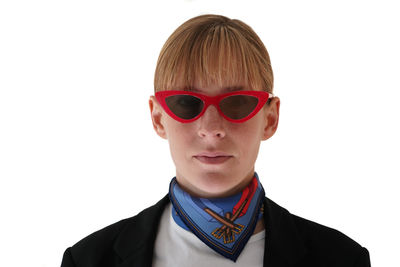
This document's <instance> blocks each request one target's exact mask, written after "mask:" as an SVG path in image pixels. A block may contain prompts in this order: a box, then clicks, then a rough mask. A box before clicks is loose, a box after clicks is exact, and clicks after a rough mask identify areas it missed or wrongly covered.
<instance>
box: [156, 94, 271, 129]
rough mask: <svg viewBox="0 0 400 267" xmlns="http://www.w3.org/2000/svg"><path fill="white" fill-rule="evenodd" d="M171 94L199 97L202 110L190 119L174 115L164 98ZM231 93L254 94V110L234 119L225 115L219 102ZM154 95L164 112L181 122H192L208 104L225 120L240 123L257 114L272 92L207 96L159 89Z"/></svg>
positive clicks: (202, 112) (201, 113)
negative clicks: (255, 103)
mask: <svg viewBox="0 0 400 267" xmlns="http://www.w3.org/2000/svg"><path fill="white" fill-rule="evenodd" d="M173 95H191V96H195V97H197V98H199V99H201V100H202V101H203V103H204V107H203V109H202V111H201V112H200V113H199V115H197V116H196V117H194V118H192V119H182V118H180V117H178V116H177V115H175V114H174V113H173V112H172V111H171V110H170V109H169V107H168V105H167V103H166V101H165V99H166V98H167V97H169V96H173ZM233 95H248V96H255V97H257V99H258V103H257V106H256V107H255V108H254V110H253V111H252V112H251V113H250V114H249V115H247V116H246V117H244V118H241V119H238V120H235V119H231V118H229V117H227V116H226V115H225V114H224V113H223V112H222V110H221V109H220V107H219V105H218V104H219V102H220V101H221V100H222V99H224V98H226V97H228V96H233ZM155 97H156V99H157V101H158V103H160V105H161V106H162V108H163V109H164V110H165V112H167V114H168V115H169V116H171V117H172V118H173V119H175V120H177V121H179V122H182V123H188V122H193V121H195V120H197V119H198V118H200V117H201V116H202V115H203V114H204V112H205V111H206V110H207V108H208V106H210V105H214V106H215V107H216V108H217V110H218V112H219V114H221V116H222V117H224V118H225V119H226V120H228V121H230V122H235V123H240V122H245V121H247V120H249V119H251V118H252V117H253V116H254V115H256V114H257V112H258V111H260V109H261V108H262V107H263V106H264V105H265V103H266V102H267V101H268V99H270V98H272V97H274V95H273V94H270V93H268V92H265V91H235V92H229V93H225V94H220V95H217V96H207V95H203V94H200V93H195V92H191V91H178V90H171V91H159V92H156V93H155Z"/></svg>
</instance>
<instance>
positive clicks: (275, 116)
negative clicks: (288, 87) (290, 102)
mask: <svg viewBox="0 0 400 267" xmlns="http://www.w3.org/2000/svg"><path fill="white" fill-rule="evenodd" d="M280 104H281V102H280V99H279V98H278V97H274V98H272V99H271V102H270V103H269V106H268V107H266V110H265V120H266V125H265V128H264V132H263V139H262V140H267V139H269V138H271V137H272V136H273V135H274V134H275V132H276V129H277V128H278V122H279V108H280Z"/></svg>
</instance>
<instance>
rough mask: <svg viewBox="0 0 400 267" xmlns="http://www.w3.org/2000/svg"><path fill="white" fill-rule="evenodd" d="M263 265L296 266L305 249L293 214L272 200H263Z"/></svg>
mask: <svg viewBox="0 0 400 267" xmlns="http://www.w3.org/2000/svg"><path fill="white" fill-rule="evenodd" d="M264 224H265V248H264V249H265V250H264V266H273V267H284V266H296V263H298V262H300V260H301V259H302V258H303V257H304V256H305V254H306V252H307V249H306V247H305V244H304V241H303V239H302V238H301V236H300V233H299V231H298V229H297V227H296V224H295V222H294V220H293V215H292V214H290V213H289V212H288V211H287V210H286V209H284V208H282V207H280V206H279V205H278V204H276V203H275V202H273V201H272V200H270V199H268V198H265V200H264Z"/></svg>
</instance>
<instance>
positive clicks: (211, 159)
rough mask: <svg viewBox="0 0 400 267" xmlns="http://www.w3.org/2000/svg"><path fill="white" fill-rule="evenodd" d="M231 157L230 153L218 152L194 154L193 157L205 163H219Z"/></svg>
mask: <svg viewBox="0 0 400 267" xmlns="http://www.w3.org/2000/svg"><path fill="white" fill-rule="evenodd" d="M232 157H233V156H232V155H229V154H226V153H220V152H205V153H200V154H197V155H195V156H194V158H195V159H197V160H198V161H200V162H202V163H205V164H221V163H224V162H226V161H228V160H229V159H231V158H232Z"/></svg>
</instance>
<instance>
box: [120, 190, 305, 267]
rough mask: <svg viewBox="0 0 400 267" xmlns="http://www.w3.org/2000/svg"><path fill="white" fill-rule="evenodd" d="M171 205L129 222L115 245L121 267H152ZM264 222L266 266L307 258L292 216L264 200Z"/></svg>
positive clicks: (149, 210) (154, 208)
mask: <svg viewBox="0 0 400 267" xmlns="http://www.w3.org/2000/svg"><path fill="white" fill-rule="evenodd" d="M168 203H169V197H168V195H166V196H165V197H164V198H162V199H161V200H160V201H159V202H158V203H157V204H155V205H154V206H151V207H149V208H147V209H145V210H143V211H142V212H141V213H139V214H138V215H137V216H135V217H133V218H131V219H128V222H127V223H126V226H125V228H124V229H123V230H122V231H121V233H120V234H119V235H118V237H117V239H116V241H115V243H114V250H115V251H116V253H117V254H118V255H119V257H120V258H121V260H122V261H121V264H120V265H118V266H119V267H128V266H130V267H134V266H140V267H145V266H149V267H150V266H151V265H152V258H153V248H154V243H155V240H156V236H157V231H158V225H159V222H160V219H161V215H162V212H163V211H164V209H165V206H166V205H167V204H168ZM264 222H265V231H266V232H265V252H264V266H269V267H286V266H296V263H297V262H299V261H300V260H301V258H302V257H303V256H304V255H305V253H306V248H305V245H304V242H303V240H302V239H301V236H300V234H299V232H298V230H297V227H296V225H295V223H294V221H293V215H291V214H290V213H289V212H288V211H287V210H286V209H284V208H282V207H280V206H279V205H277V204H276V203H275V202H273V201H272V200H270V199H268V198H265V199H264Z"/></svg>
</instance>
